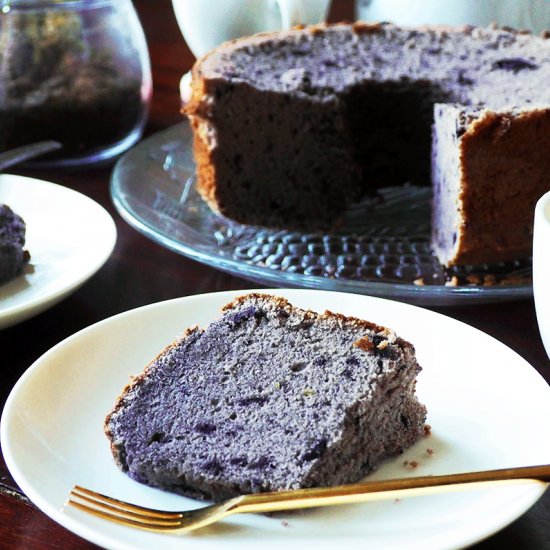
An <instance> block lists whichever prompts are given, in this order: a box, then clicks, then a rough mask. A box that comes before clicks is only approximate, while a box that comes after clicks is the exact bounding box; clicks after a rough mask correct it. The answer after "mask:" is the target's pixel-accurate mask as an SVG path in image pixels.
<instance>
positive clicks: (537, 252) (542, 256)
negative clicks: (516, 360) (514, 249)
mask: <svg viewBox="0 0 550 550" xmlns="http://www.w3.org/2000/svg"><path fill="white" fill-rule="evenodd" d="M533 292H534V295H535V306H536V309H537V321H538V324H539V330H540V335H541V337H542V341H543V342H544V346H545V348H546V352H547V353H548V357H550V192H548V193H546V194H545V195H544V196H543V197H542V198H541V199H540V200H539V201H538V203H537V206H536V208H535V234H534V238H533Z"/></svg>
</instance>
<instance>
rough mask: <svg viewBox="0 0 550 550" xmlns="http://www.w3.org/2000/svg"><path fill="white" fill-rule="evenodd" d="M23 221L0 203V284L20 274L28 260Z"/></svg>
mask: <svg viewBox="0 0 550 550" xmlns="http://www.w3.org/2000/svg"><path fill="white" fill-rule="evenodd" d="M25 231H26V226H25V222H24V221H23V220H22V218H21V217H20V216H18V215H17V214H16V213H15V212H13V210H12V209H11V208H10V207H9V206H7V205H5V204H0V284H3V283H6V282H8V281H10V280H11V279H14V278H15V277H17V276H18V275H20V274H21V273H22V271H23V266H24V265H25V264H26V263H27V262H28V261H29V258H30V256H29V253H28V252H27V251H26V250H24V246H25Z"/></svg>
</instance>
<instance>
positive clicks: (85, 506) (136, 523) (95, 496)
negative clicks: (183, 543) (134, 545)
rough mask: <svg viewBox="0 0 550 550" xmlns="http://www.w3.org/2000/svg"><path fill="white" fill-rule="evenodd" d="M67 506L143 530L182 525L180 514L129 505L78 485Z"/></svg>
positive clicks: (156, 529)
mask: <svg viewBox="0 0 550 550" xmlns="http://www.w3.org/2000/svg"><path fill="white" fill-rule="evenodd" d="M67 504H70V505H71V506H74V507H75V508H78V509H79V510H83V511H85V512H88V513H90V514H93V515H95V516H98V517H101V518H104V519H109V520H111V521H115V522H117V523H121V524H123V525H131V526H133V527H140V528H142V529H152V530H155V531H158V530H162V529H167V530H171V529H176V528H178V527H179V526H180V525H181V518H182V514H181V513H180V512H164V511H159V510H153V509H152V508H146V507H144V506H137V505H135V504H129V503H127V502H123V501H121V500H117V499H115V498H111V497H108V496H106V495H103V494H101V493H97V492H95V491H91V490H90V489H86V488H84V487H80V486H78V485H75V486H74V487H73V488H72V490H71V492H70V496H69V500H68V501H67Z"/></svg>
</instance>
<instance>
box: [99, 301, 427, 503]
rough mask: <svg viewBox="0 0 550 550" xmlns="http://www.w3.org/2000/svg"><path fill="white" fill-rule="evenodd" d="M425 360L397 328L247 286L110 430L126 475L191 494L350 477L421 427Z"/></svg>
mask: <svg viewBox="0 0 550 550" xmlns="http://www.w3.org/2000/svg"><path fill="white" fill-rule="evenodd" d="M419 371H420V367H419V365H418V363H417V361H416V359H415V354H414V348H413V346H412V345H411V344H409V343H408V342H406V341H404V340H402V339H400V338H397V337H396V336H395V334H394V333H393V332H392V331H390V330H388V329H385V328H383V327H379V326H376V325H373V324H370V323H366V322H364V321H358V320H357V319H346V318H344V317H342V316H338V315H333V314H325V315H318V314H314V313H312V312H306V311H304V310H300V309H298V308H293V307H292V306H291V305H290V304H289V303H288V302H286V300H282V299H278V298H273V297H269V296H267V297H266V296H261V295H249V296H247V297H243V298H241V299H238V300H237V301H236V302H234V303H232V304H230V305H229V306H226V308H225V310H224V313H223V315H222V316H221V317H220V318H219V319H217V320H216V321H214V322H212V323H211V324H210V325H209V326H208V327H207V328H206V329H205V330H201V329H198V328H195V329H191V330H189V331H188V332H187V333H186V334H185V335H184V337H183V338H181V339H180V340H178V341H176V342H175V343H174V344H173V345H171V346H170V347H168V348H167V349H166V350H165V351H164V352H163V353H162V354H161V355H159V357H158V358H157V359H155V360H154V361H153V362H152V363H151V364H150V365H149V366H148V367H147V369H146V370H145V372H144V373H143V374H142V375H141V376H139V377H138V378H137V379H135V380H134V381H133V382H132V383H131V384H130V386H129V387H128V388H127V389H126V390H125V392H124V393H123V395H122V396H121V398H120V399H119V401H118V402H117V404H116V406H115V408H114V410H113V412H112V413H111V414H110V415H109V416H108V417H107V419H106V424H105V427H106V433H107V435H108V437H109V439H110V441H111V446H112V451H113V454H114V457H115V460H116V462H117V464H118V465H119V467H120V468H121V469H122V470H123V471H125V472H127V473H128V475H129V476H130V477H132V478H133V479H135V480H137V481H140V482H142V483H146V484H149V485H153V486H155V487H160V488H163V489H166V490H169V491H174V492H178V493H182V494H185V495H190V496H192V497H196V498H201V499H213V500H219V499H222V498H225V497H229V496H233V495H237V494H242V493H250V492H263V491H275V490H283V489H294V488H298V487H310V486H326V485H335V484H342V483H350V482H355V481H357V480H359V479H360V478H361V477H363V476H364V475H366V474H367V473H368V472H370V471H371V470H373V469H374V468H376V467H377V465H378V464H379V463H380V461H381V460H382V459H384V458H386V457H388V456H391V455H394V454H396V453H400V452H402V451H403V450H404V449H405V448H407V447H409V446H410V445H412V444H413V443H414V442H415V441H416V440H418V439H419V438H420V437H421V436H422V434H423V430H424V422H425V418H426V409H425V407H424V406H423V405H421V404H420V403H419V402H418V400H417V398H416V395H415V383H416V376H417V374H418V372H419Z"/></svg>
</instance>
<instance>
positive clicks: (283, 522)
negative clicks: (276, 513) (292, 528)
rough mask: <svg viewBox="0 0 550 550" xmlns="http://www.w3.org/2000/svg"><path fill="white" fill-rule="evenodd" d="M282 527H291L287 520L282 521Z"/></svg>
mask: <svg viewBox="0 0 550 550" xmlns="http://www.w3.org/2000/svg"><path fill="white" fill-rule="evenodd" d="M281 525H282V526H283V527H288V526H289V523H288V521H287V520H286V519H283V521H281Z"/></svg>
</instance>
